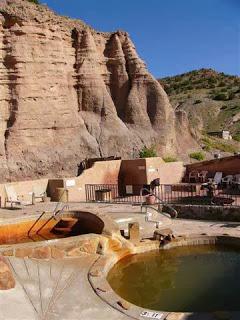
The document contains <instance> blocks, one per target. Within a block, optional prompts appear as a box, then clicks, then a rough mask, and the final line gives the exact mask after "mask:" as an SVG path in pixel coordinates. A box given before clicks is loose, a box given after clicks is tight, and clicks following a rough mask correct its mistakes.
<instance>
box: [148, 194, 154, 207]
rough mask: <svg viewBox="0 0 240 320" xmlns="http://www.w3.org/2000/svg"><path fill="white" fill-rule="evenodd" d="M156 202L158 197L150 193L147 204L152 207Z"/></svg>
mask: <svg viewBox="0 0 240 320" xmlns="http://www.w3.org/2000/svg"><path fill="white" fill-rule="evenodd" d="M155 202H156V197H155V195H154V194H152V193H150V194H149V195H147V196H146V204H149V205H152V204H155Z"/></svg>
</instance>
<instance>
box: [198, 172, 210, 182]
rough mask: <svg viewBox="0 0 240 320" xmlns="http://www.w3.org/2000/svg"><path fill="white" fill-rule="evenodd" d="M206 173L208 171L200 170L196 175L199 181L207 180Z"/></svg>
mask: <svg viewBox="0 0 240 320" xmlns="http://www.w3.org/2000/svg"><path fill="white" fill-rule="evenodd" d="M207 175H208V171H201V172H200V173H199V174H198V177H199V180H200V182H206V180H207Z"/></svg>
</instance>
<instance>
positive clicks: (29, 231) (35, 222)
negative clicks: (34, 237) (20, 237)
mask: <svg viewBox="0 0 240 320" xmlns="http://www.w3.org/2000/svg"><path fill="white" fill-rule="evenodd" d="M45 213H46V211H43V213H42V214H41V215H40V216H39V217H38V218H37V220H36V221H34V223H33V225H32V226H31V228H30V229H29V230H28V233H27V234H28V237H30V233H31V231H32V229H33V228H34V227H35V225H36V224H37V223H38V221H39V220H40V219H41V218H42V217H43V216H44V215H45Z"/></svg>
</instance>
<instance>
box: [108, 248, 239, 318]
mask: <svg viewBox="0 0 240 320" xmlns="http://www.w3.org/2000/svg"><path fill="white" fill-rule="evenodd" d="M239 270H240V249H238V248H237V247H236V248H235V247H232V246H230V245H220V244H217V245H198V246H183V247H175V248H172V249H168V250H160V251H159V250H158V251H151V252H147V253H141V254H136V255H131V256H127V257H125V258H123V259H122V260H120V261H119V262H118V263H117V264H116V265H114V266H113V268H112V269H111V270H110V272H109V273H108V276H107V280H108V282H109V284H110V285H111V287H112V288H113V290H114V291H115V292H116V293H117V294H118V295H119V296H121V297H122V298H124V299H126V300H128V301H129V302H131V303H133V304H135V305H138V306H140V307H143V308H149V309H154V310H164V311H174V312H214V311H219V310H224V311H237V310H239V292H240V272H239Z"/></svg>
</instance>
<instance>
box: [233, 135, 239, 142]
mask: <svg viewBox="0 0 240 320" xmlns="http://www.w3.org/2000/svg"><path fill="white" fill-rule="evenodd" d="M233 139H234V140H235V141H238V142H240V133H236V134H234V135H233Z"/></svg>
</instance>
